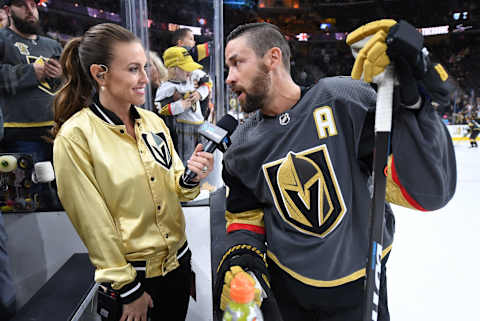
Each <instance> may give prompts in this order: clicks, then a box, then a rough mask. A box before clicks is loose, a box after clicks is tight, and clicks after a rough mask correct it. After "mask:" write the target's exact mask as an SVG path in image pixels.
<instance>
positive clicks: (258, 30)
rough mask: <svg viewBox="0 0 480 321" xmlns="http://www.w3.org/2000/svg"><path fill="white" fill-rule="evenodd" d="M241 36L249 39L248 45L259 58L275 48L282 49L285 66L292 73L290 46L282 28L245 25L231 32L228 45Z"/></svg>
mask: <svg viewBox="0 0 480 321" xmlns="http://www.w3.org/2000/svg"><path fill="white" fill-rule="evenodd" d="M240 36H247V37H248V43H249V44H250V45H251V47H252V49H253V51H255V53H256V54H257V56H259V57H263V56H264V55H265V53H267V51H268V50H270V49H271V48H273V47H278V48H280V50H281V52H282V62H283V65H284V66H285V69H286V70H287V71H288V72H290V56H291V52H290V46H289V45H288V42H287V40H286V39H285V36H284V35H283V34H282V32H281V31H280V28H278V27H277V26H275V25H272V24H270V23H266V22H256V23H247V24H243V25H240V26H238V27H236V28H235V29H234V30H233V31H232V32H230V34H229V35H228V37H227V43H228V42H229V41H231V40H233V39H235V38H238V37H240Z"/></svg>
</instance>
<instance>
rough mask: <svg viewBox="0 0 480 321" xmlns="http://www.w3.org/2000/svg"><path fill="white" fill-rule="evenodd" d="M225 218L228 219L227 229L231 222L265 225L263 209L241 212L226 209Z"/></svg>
mask: <svg viewBox="0 0 480 321" xmlns="http://www.w3.org/2000/svg"><path fill="white" fill-rule="evenodd" d="M225 219H226V220H227V226H226V227H227V229H228V226H229V225H230V224H233V223H236V224H250V225H255V226H260V227H264V224H263V210H261V209H257V210H251V211H246V212H240V213H232V212H229V211H225Z"/></svg>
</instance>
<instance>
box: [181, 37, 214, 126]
mask: <svg viewBox="0 0 480 321" xmlns="http://www.w3.org/2000/svg"><path fill="white" fill-rule="evenodd" d="M172 42H173V45H174V46H177V47H183V48H185V49H187V50H188V52H189V53H190V55H191V56H192V58H193V60H194V61H196V62H200V61H202V60H203V59H205V58H207V57H208V56H210V50H211V49H210V46H211V42H205V43H201V44H199V45H195V44H196V42H195V38H194V36H193V32H192V30H190V29H188V28H180V29H177V30H175V32H174V33H173V38H172ZM202 63H203V62H202ZM204 74H205V72H204V71H202V70H201V68H197V69H196V70H194V71H192V75H191V79H192V81H193V82H194V84H196V85H197V86H198V82H199V80H200V79H201V78H202V77H203V76H204ZM208 88H209V89H211V88H212V83H211V82H210V81H209V82H208ZM200 108H201V110H202V115H203V118H204V119H207V118H208V116H209V114H210V109H211V108H210V97H208V99H203V100H200Z"/></svg>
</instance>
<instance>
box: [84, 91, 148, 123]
mask: <svg viewBox="0 0 480 321" xmlns="http://www.w3.org/2000/svg"><path fill="white" fill-rule="evenodd" d="M90 109H91V110H92V111H93V113H94V114H95V115H97V116H98V117H99V118H100V119H101V120H103V121H104V122H106V123H108V124H110V125H125V124H124V123H123V122H122V120H121V119H120V118H119V117H118V116H117V115H116V114H115V113H114V112H113V111H111V110H109V109H107V108H105V107H103V105H102V104H101V103H100V99H99V97H98V95H95V96H94V97H93V102H92V104H91V105H90ZM130 118H131V119H132V120H135V119H138V118H140V114H139V113H138V111H137V108H135V106H134V105H130Z"/></svg>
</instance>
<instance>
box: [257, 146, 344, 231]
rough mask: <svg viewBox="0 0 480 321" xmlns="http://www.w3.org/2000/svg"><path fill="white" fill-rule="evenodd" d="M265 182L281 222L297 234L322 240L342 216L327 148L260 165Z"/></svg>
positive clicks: (288, 156)
mask: <svg viewBox="0 0 480 321" xmlns="http://www.w3.org/2000/svg"><path fill="white" fill-rule="evenodd" d="M263 171H264V175H265V178H266V180H267V182H268V186H269V188H270V192H271V193H272V195H273V198H274V200H275V207H276V208H277V210H278V212H279V213H280V215H281V216H282V218H283V219H284V220H285V221H286V222H288V223H289V224H291V225H292V226H293V227H295V228H296V229H297V230H299V231H301V232H303V233H306V234H310V235H313V236H317V237H320V238H324V237H325V236H327V235H328V234H329V233H331V232H332V231H333V230H334V229H335V228H336V227H337V226H338V225H339V224H340V222H341V221H342V219H343V217H344V216H345V212H346V206H345V202H344V200H343V197H342V194H341V191H340V189H339V186H338V182H337V178H336V176H335V172H334V170H333V167H332V164H331V161H330V157H329V154H328V150H327V146H326V145H321V146H318V147H315V148H311V149H308V150H305V151H302V152H300V153H293V152H289V153H288V155H287V156H286V157H285V158H282V159H280V160H277V161H273V162H270V163H268V164H265V165H263Z"/></svg>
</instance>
